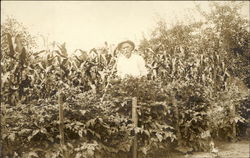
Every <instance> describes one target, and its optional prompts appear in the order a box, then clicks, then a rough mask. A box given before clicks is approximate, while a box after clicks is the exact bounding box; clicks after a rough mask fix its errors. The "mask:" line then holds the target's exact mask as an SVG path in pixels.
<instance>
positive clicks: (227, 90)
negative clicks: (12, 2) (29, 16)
mask: <svg viewBox="0 0 250 158" xmlns="http://www.w3.org/2000/svg"><path fill="white" fill-rule="evenodd" d="M214 8H215V9H214V10H213V11H212V13H210V14H207V15H205V16H206V21H205V22H198V23H193V24H188V25H187V24H186V25H184V24H176V25H174V26H173V27H172V28H168V27H167V26H166V25H165V23H164V22H163V21H162V22H160V23H159V25H158V27H157V28H156V29H155V31H154V33H153V34H152V37H151V38H150V39H144V40H143V41H142V42H141V45H140V48H139V53H140V54H142V55H143V56H144V57H145V59H146V62H147V67H148V69H149V74H148V76H147V77H143V78H127V79H124V80H120V79H117V76H116V73H115V69H114V65H115V59H116V56H115V55H116V53H117V52H112V51H111V50H109V49H108V48H107V47H103V48H100V49H92V50H91V51H90V52H89V53H87V52H85V51H82V50H79V51H80V52H81V55H80V56H74V57H72V56H70V55H69V54H68V52H67V50H66V46H65V44H57V47H55V48H56V49H46V50H41V51H40V52H33V51H32V49H31V48H30V47H31V45H30V44H31V43H32V42H33V41H32V39H33V38H31V36H30V35H29V34H28V33H27V32H25V31H24V30H25V29H21V30H19V31H15V30H18V29H20V28H21V27H16V28H13V27H12V26H19V24H18V23H17V22H16V21H15V20H8V21H7V23H6V24H4V27H2V29H1V33H2V34H1V43H2V45H1V75H2V77H1V78H2V82H1V102H2V114H1V127H2V129H1V133H2V139H1V141H2V142H1V143H2V144H3V148H4V150H2V151H4V156H7V155H8V156H9V157H13V156H17V155H18V156H22V157H32V156H33V157H62V156H63V153H64V151H65V148H66V149H67V154H68V156H70V157H77V158H79V157H122V156H124V157H125V156H126V155H127V154H129V153H130V148H131V145H132V141H133V139H134V137H135V134H137V137H138V145H139V149H138V151H139V155H140V156H141V157H154V156H155V155H154V154H155V153H157V152H159V151H160V150H164V152H167V151H169V150H171V149H173V148H175V149H177V150H180V151H182V152H188V151H201V150H202V151H209V150H212V148H213V146H211V145H210V144H211V142H213V139H217V138H221V139H229V140H233V139H235V137H236V135H235V134H236V133H235V131H237V130H238V131H239V129H236V127H237V126H236V125H237V124H236V123H238V124H240V127H241V129H246V124H247V122H249V118H247V116H248V115H246V113H247V112H248V111H249V106H248V105H249V98H248V99H247V98H246V95H247V92H248V91H249V89H247V87H246V86H245V84H244V82H243V81H246V79H247V77H249V76H247V75H248V74H247V73H244V71H245V70H246V69H247V67H248V66H249V64H248V65H247V60H248V59H247V58H246V56H247V53H246V52H247V48H246V42H247V40H248V37H249V32H248V31H247V30H246V28H245V27H244V26H245V24H246V21H244V20H242V19H241V17H240V16H239V15H238V14H235V13H234V12H232V10H236V11H237V7H234V6H233V7H232V6H231V7H230V6H220V5H217V4H215V5H214ZM217 14H218V15H221V16H214V15H217ZM234 14H235V15H234ZM228 18H229V19H230V18H231V19H233V20H231V21H227V20H226V21H225V19H228ZM222 22H224V23H222ZM231 22H235V25H233V27H225V29H224V27H223V30H221V29H219V28H220V27H219V26H221V25H222V24H223V25H227V26H231ZM11 23H15V25H11ZM208 24H213V25H208ZM226 28H231V30H230V29H226ZM13 30H14V31H13ZM238 32H240V34H238ZM220 35H223V37H221V36H220ZM224 35H225V36H224ZM229 35H230V36H233V37H235V38H233V39H232V38H229ZM236 37H237V38H236ZM14 40H15V41H16V43H14V42H13V41H14ZM239 51H240V52H239ZM89 54H92V56H91V55H89ZM93 54H94V55H93ZM239 61H242V62H241V63H244V64H245V65H244V64H243V66H242V67H240V65H241V64H239V63H238V62H239ZM61 92H62V93H63V102H64V116H65V124H64V132H65V142H66V143H65V147H62V146H60V145H59V143H60V133H59V121H58V115H59V114H58V111H59V110H58V109H59V104H58V95H59V94H60V93H61ZM131 97H137V99H138V106H139V108H138V115H139V122H138V127H134V125H133V121H132V120H131ZM244 100H245V102H242V101H244ZM238 133H240V134H241V132H238ZM184 149H185V150H186V151H184ZM64 154H65V153H64Z"/></svg>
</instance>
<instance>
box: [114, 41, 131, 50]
mask: <svg viewBox="0 0 250 158" xmlns="http://www.w3.org/2000/svg"><path fill="white" fill-rule="evenodd" d="M124 43H128V44H130V45H131V46H132V50H134V49H135V44H134V42H132V41H130V40H127V41H123V42H121V43H119V44H118V45H117V49H118V50H120V49H121V47H122V45H123V44H124Z"/></svg>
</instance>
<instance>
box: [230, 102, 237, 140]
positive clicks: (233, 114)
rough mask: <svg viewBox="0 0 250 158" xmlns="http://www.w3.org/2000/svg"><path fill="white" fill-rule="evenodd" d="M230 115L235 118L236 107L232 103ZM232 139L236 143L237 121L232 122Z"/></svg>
mask: <svg viewBox="0 0 250 158" xmlns="http://www.w3.org/2000/svg"><path fill="white" fill-rule="evenodd" d="M230 113H231V118H235V115H236V113H235V105H234V104H232V103H231V105H230ZM232 130H233V131H232V137H233V140H232V141H233V142H235V141H236V123H235V120H233V122H232Z"/></svg>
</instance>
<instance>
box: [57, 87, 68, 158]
mask: <svg viewBox="0 0 250 158" xmlns="http://www.w3.org/2000/svg"><path fill="white" fill-rule="evenodd" d="M58 104H59V132H60V145H61V148H62V151H63V157H64V158H68V157H69V156H68V153H67V151H66V150H67V149H66V148H65V141H64V112H63V94H62V92H59V95H58Z"/></svg>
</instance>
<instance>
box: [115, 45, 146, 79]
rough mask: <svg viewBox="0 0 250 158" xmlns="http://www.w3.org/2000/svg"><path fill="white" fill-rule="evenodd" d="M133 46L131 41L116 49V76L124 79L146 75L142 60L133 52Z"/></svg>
mask: <svg viewBox="0 0 250 158" xmlns="http://www.w3.org/2000/svg"><path fill="white" fill-rule="evenodd" d="M134 48H135V44H134V43H133V42H132V41H129V40H128V41H124V42H121V43H119V44H118V46H117V49H118V51H119V52H120V54H119V55H118V58H117V75H118V76H119V77H121V78H122V79H123V78H126V77H128V76H132V77H142V76H146V75H147V69H146V67H145V61H144V59H143V58H142V57H141V56H140V55H138V54H135V52H133V50H134Z"/></svg>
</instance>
